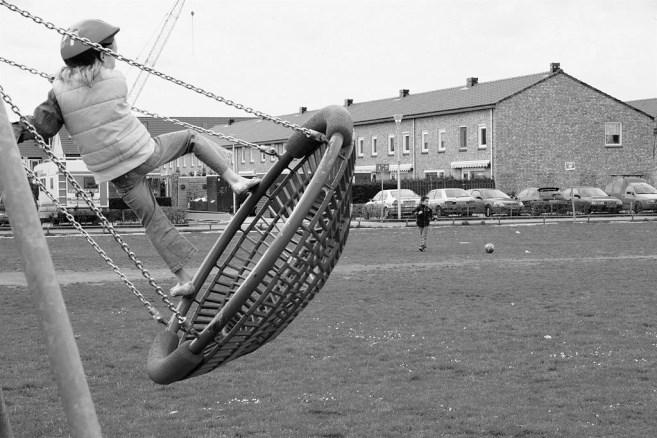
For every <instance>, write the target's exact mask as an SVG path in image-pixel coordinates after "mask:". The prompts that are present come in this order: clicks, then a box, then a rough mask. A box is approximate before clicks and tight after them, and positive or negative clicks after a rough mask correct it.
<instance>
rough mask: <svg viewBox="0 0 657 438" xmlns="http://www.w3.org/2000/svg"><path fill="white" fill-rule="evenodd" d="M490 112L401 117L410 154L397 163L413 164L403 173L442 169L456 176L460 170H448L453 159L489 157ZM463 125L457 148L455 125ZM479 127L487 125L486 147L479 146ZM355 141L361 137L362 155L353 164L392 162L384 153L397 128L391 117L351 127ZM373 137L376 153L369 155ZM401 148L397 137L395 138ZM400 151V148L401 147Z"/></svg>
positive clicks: (401, 131) (394, 160) (420, 173)
mask: <svg viewBox="0 0 657 438" xmlns="http://www.w3.org/2000/svg"><path fill="white" fill-rule="evenodd" d="M490 117H491V113H490V110H479V111H471V112H464V113H457V114H447V115H440V116H431V117H422V118H406V119H404V120H402V122H401V125H400V129H399V134H400V136H401V137H402V138H403V136H404V135H405V134H408V135H409V136H410V153H402V154H401V163H402V165H403V164H411V165H413V169H414V171H413V172H412V173H411V174H409V175H407V176H408V177H413V178H424V174H425V171H427V170H430V171H435V170H443V171H444V172H445V176H447V177H449V176H454V177H458V178H460V176H461V175H460V169H452V168H451V163H452V162H453V161H470V160H489V159H490V158H491V137H490V136H491V130H490V125H491V118H490ZM461 126H465V127H466V128H467V147H466V148H465V149H461V148H460V147H459V128H460V127H461ZM479 126H485V127H486V128H488V146H487V147H485V148H479V139H478V135H479ZM354 130H355V133H356V135H355V137H354V139H355V141H356V147H358V139H359V138H362V139H363V140H364V148H363V152H364V153H363V155H362V156H357V159H356V165H357V166H364V165H375V164H377V163H388V164H396V163H397V156H396V155H389V154H388V137H389V136H390V135H392V136H395V137H396V135H397V127H396V125H395V123H394V122H393V121H392V120H391V121H390V122H387V123H376V124H369V125H359V126H356V127H355V129H354ZM441 130H444V131H445V134H444V135H445V139H446V143H447V144H446V146H445V150H444V151H439V149H438V133H439V131H441ZM423 132H426V133H427V136H426V138H427V140H428V143H429V147H428V151H427V152H422V133H423ZM373 137H376V138H377V143H378V148H377V149H378V154H377V155H376V156H374V155H372V138H373ZM395 144H396V145H397V146H399V147H401V146H402V143H401V139H397V140H396V143H395ZM402 151H403V149H402Z"/></svg>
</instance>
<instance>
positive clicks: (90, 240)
mask: <svg viewBox="0 0 657 438" xmlns="http://www.w3.org/2000/svg"><path fill="white" fill-rule="evenodd" d="M23 168H24V169H25V172H26V173H27V176H28V177H29V178H30V179H31V180H32V181H33V182H34V183H35V184H36V185H38V186H39V190H40V191H41V192H43V193H45V194H46V196H48V198H49V199H50V200H51V201H52V202H53V203H54V204H55V206H56V207H57V209H58V210H59V211H61V212H62V213H63V214H64V216H66V220H68V221H69V222H70V223H71V224H72V225H73V227H74V228H75V229H76V230H78V231H79V232H80V234H82V237H84V238H85V239H86V240H87V242H88V243H89V245H91V247H92V248H93V249H95V250H96V252H97V253H98V254H99V255H100V256H101V258H102V259H103V260H105V263H107V264H108V265H109V266H110V267H111V268H112V271H114V272H115V273H116V274H117V275H118V276H119V277H120V278H121V280H122V281H123V283H125V284H126V286H127V287H128V289H130V291H132V293H133V294H134V295H135V296H136V297H137V298H138V299H139V301H141V303H142V304H143V305H144V306H145V307H146V309H147V310H148V312H149V313H150V314H151V316H152V317H153V319H155V320H156V321H158V322H160V323H163V324H165V325H166V321H164V318H162V316H161V314H160V312H159V311H158V310H157V309H156V308H155V307H154V306H153V305H152V304H151V303H150V302H149V301H148V300H147V299H146V297H145V296H144V295H143V294H142V293H141V292H139V290H138V289H137V287H136V286H135V285H134V284H133V283H132V282H131V281H130V280H129V279H128V277H127V276H126V275H125V274H124V273H123V272H122V271H121V269H120V268H119V267H118V266H117V265H116V264H115V263H114V261H113V260H112V258H111V257H110V256H108V255H107V253H106V252H105V250H104V249H102V248H101V247H100V245H99V244H98V243H97V242H96V241H95V240H94V239H93V237H91V235H90V234H89V233H88V232H87V230H85V229H84V227H83V226H82V224H80V223H79V222H78V221H77V220H76V219H75V216H73V215H72V214H71V213H70V212H69V211H68V210H67V208H66V207H65V206H64V205H63V204H62V203H60V202H59V201H58V200H57V198H55V195H53V194H52V193H51V192H50V191H49V190H48V188H47V187H46V186H45V184H44V183H43V182H42V181H41V180H40V179H39V178H38V176H37V175H35V173H34V172H32V170H31V169H30V168H29V167H28V166H26V165H25V164H24V165H23Z"/></svg>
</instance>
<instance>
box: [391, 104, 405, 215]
mask: <svg viewBox="0 0 657 438" xmlns="http://www.w3.org/2000/svg"><path fill="white" fill-rule="evenodd" d="M393 117H394V119H395V125H397V134H396V135H395V137H396V140H395V149H396V151H395V152H397V219H398V220H401V218H402V214H401V204H402V200H401V147H402V141H401V135H400V134H399V128H400V126H401V122H402V119H403V118H404V116H403V114H395V115H393Z"/></svg>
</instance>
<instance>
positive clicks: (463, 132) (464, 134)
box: [459, 126, 468, 151]
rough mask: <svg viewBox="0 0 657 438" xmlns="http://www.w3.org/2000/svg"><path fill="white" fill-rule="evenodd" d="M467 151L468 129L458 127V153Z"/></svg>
mask: <svg viewBox="0 0 657 438" xmlns="http://www.w3.org/2000/svg"><path fill="white" fill-rule="evenodd" d="M467 150H468V127H467V126H459V151H467Z"/></svg>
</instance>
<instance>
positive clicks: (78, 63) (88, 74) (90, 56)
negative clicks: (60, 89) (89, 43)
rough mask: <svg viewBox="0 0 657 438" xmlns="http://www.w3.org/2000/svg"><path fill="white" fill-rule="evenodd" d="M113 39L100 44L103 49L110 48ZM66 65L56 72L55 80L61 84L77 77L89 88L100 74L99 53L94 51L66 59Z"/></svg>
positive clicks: (86, 51)
mask: <svg viewBox="0 0 657 438" xmlns="http://www.w3.org/2000/svg"><path fill="white" fill-rule="evenodd" d="M113 42H114V39H113V38H112V39H111V40H109V41H103V42H102V43H100V45H101V46H103V47H110V46H111V45H112V43H113ZM65 62H66V65H65V66H64V67H62V68H61V69H60V70H59V72H57V79H59V80H61V81H63V82H69V81H71V80H72V78H73V77H79V80H80V82H82V83H83V84H84V85H86V86H87V87H91V86H92V85H93V83H94V81H95V80H96V78H97V77H98V75H99V74H100V70H101V68H102V66H103V63H102V62H101V58H100V52H99V51H98V50H96V49H89V50H85V51H84V52H82V53H80V54H79V55H76V56H74V57H72V58H69V59H67V60H66V61H65Z"/></svg>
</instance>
